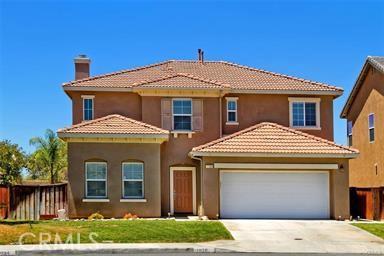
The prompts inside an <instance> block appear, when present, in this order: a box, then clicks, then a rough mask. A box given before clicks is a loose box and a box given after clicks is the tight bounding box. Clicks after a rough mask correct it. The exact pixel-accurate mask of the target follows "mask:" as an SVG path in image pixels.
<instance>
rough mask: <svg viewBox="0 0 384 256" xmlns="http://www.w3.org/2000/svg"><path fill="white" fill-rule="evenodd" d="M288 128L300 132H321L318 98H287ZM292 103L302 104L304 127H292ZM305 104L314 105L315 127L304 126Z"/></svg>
mask: <svg viewBox="0 0 384 256" xmlns="http://www.w3.org/2000/svg"><path fill="white" fill-rule="evenodd" d="M288 101H289V126H290V128H294V129H301V130H321V126H320V102H321V99H320V98H296V97H289V98H288ZM293 103H304V126H294V125H293ZM305 103H316V125H315V126H306V125H305Z"/></svg>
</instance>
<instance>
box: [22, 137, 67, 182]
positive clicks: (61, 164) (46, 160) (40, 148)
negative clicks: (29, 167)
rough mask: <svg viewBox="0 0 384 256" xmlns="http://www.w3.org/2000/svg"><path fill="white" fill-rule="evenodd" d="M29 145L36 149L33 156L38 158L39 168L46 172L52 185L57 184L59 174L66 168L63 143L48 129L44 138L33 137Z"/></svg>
mask: <svg viewBox="0 0 384 256" xmlns="http://www.w3.org/2000/svg"><path fill="white" fill-rule="evenodd" d="M29 143H30V144H31V145H34V146H36V147H37V149H36V152H35V154H34V156H35V157H38V158H39V159H38V161H39V162H40V163H41V164H40V166H39V168H40V169H42V170H44V171H46V172H48V174H49V177H50V181H51V183H52V184H53V183H56V182H58V177H59V172H60V171H62V170H63V169H64V168H65V167H66V154H65V153H66V150H65V147H66V145H65V143H64V142H63V141H61V140H60V139H59V138H58V137H57V136H56V134H55V133H54V132H53V131H52V130H50V129H47V130H46V131H45V135H44V138H42V137H35V138H32V139H31V140H30V141H29Z"/></svg>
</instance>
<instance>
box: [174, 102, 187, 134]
mask: <svg viewBox="0 0 384 256" xmlns="http://www.w3.org/2000/svg"><path fill="white" fill-rule="evenodd" d="M172 110H173V111H172V113H173V130H182V131H183V130H184V131H191V130H192V123H191V121H192V100H190V99H174V100H173V101H172Z"/></svg>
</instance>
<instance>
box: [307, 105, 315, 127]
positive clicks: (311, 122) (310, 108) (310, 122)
mask: <svg viewBox="0 0 384 256" xmlns="http://www.w3.org/2000/svg"><path fill="white" fill-rule="evenodd" d="M305 126H316V103H312V102H311V103H305Z"/></svg>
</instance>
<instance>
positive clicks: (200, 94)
mask: <svg viewBox="0 0 384 256" xmlns="http://www.w3.org/2000/svg"><path fill="white" fill-rule="evenodd" d="M89 70H90V60H89V59H88V58H87V57H86V56H79V57H77V58H76V59H75V72H76V80H75V81H71V82H68V83H65V84H63V89H64V91H65V92H66V94H67V95H68V96H69V97H70V99H71V100H72V111H73V125H72V126H70V127H68V128H64V129H61V130H59V131H58V135H59V137H60V138H62V139H63V140H65V141H67V142H68V164H69V167H68V180H69V192H68V193H69V195H68V198H69V215H70V216H71V217H81V216H88V215H89V214H91V213H93V212H100V213H102V214H103V215H105V216H109V217H121V216H123V215H124V213H126V212H132V213H135V214H138V215H139V216H141V217H157V216H168V215H177V214H196V215H197V214H199V215H206V216H208V217H209V218H322V219H328V218H348V217H349V184H348V179H349V165H348V160H349V159H350V158H354V157H356V156H357V154H358V153H357V151H356V150H354V149H351V148H348V147H344V146H340V145H337V144H335V143H334V142H333V100H334V99H335V98H336V97H338V96H340V95H341V94H342V89H340V88H338V87H334V86H330V85H327V84H323V83H318V82H313V81H309V80H305V79H299V78H296V77H291V76H287V75H282V74H277V73H272V72H268V71H264V70H260V69H255V68H251V67H246V66H241V65H237V64H233V63H229V62H225V61H204V59H203V56H202V53H201V52H199V57H198V60H196V61H194V60H192V61H184V60H170V61H164V62H161V63H156V64H152V65H148V66H144V67H138V68H134V69H129V70H122V71H118V72H113V73H108V74H103V75H98V76H92V77H89Z"/></svg>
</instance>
